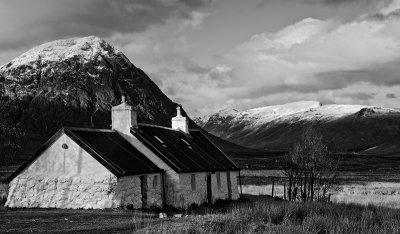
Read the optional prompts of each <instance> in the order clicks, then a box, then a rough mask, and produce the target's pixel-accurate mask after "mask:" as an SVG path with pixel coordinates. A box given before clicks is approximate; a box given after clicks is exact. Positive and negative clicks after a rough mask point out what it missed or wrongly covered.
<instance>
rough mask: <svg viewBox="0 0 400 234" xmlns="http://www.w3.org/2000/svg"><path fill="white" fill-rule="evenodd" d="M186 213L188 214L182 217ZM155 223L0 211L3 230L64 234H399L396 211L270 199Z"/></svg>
mask: <svg viewBox="0 0 400 234" xmlns="http://www.w3.org/2000/svg"><path fill="white" fill-rule="evenodd" d="M186 214H187V215H188V216H186ZM186 214H183V215H184V216H183V217H181V218H180V217H171V218H164V219H159V218H157V217H155V216H154V215H153V214H152V213H139V212H134V211H124V210H106V211H98V210H89V211H87V210H40V209H25V210H22V209H21V210H4V209H3V210H0V230H1V231H2V232H19V233H21V232H34V233H37V232H49V233H58V232H69V233H83V232H84V233H398V232H399V228H400V210H395V209H388V208H376V207H373V206H356V205H335V204H319V203H316V204H309V203H290V202H283V201H279V200H274V199H271V198H269V197H265V196H264V197H258V198H255V197H252V198H250V199H247V200H244V201H240V202H231V203H224V204H219V205H217V206H215V207H213V208H210V207H200V208H197V209H196V210H193V211H189V212H188V213H186Z"/></svg>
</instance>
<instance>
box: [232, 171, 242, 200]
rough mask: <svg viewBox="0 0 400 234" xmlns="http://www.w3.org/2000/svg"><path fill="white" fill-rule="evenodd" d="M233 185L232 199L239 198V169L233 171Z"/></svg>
mask: <svg viewBox="0 0 400 234" xmlns="http://www.w3.org/2000/svg"><path fill="white" fill-rule="evenodd" d="M230 174H231V187H232V200H237V199H239V197H240V194H239V189H238V188H239V186H238V181H239V172H238V171H231V172H230Z"/></svg>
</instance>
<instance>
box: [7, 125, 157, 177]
mask: <svg viewBox="0 0 400 234" xmlns="http://www.w3.org/2000/svg"><path fill="white" fill-rule="evenodd" d="M64 133H65V134H66V135H67V136H69V137H70V138H71V139H72V140H73V141H75V142H76V143H77V144H78V145H79V146H80V147H82V148H83V149H84V150H85V151H87V152H88V153H89V154H90V155H91V156H93V157H94V158H95V159H96V160H97V161H98V162H100V163H101V164H102V165H103V166H104V167H106V168H107V169H108V170H110V171H111V172H112V173H113V174H114V175H116V176H117V177H121V176H126V175H138V174H146V173H156V172H161V171H162V170H161V169H160V168H158V167H157V166H156V165H155V164H154V163H153V162H151V161H150V160H149V159H148V158H147V157H146V156H145V155H143V154H142V153H141V152H140V151H138V150H137V149H136V148H135V147H134V146H132V145H131V144H130V143H129V142H128V141H126V140H125V139H124V138H123V137H122V136H121V135H119V134H118V133H117V132H116V131H112V130H98V129H83V128H62V129H61V130H60V131H58V132H57V133H56V134H55V135H54V136H53V137H51V138H50V139H49V140H48V141H47V142H46V143H45V144H44V145H43V146H42V147H40V148H39V150H37V151H36V153H35V154H34V155H33V156H32V157H31V158H30V159H29V160H27V161H26V162H25V163H24V164H23V165H22V166H21V167H19V168H18V169H17V170H16V171H15V172H14V173H13V174H12V175H11V176H10V177H9V178H8V181H11V180H12V179H14V178H15V177H16V176H17V175H18V174H19V173H21V172H22V171H23V170H24V169H25V168H26V167H28V166H29V165H30V164H31V163H33V162H34V161H35V159H36V158H38V157H39V156H40V155H41V153H43V152H44V151H45V150H46V149H47V148H48V147H50V146H51V145H52V144H53V143H54V142H55V141H56V140H57V139H58V138H59V137H60V136H61V135H62V134H64Z"/></svg>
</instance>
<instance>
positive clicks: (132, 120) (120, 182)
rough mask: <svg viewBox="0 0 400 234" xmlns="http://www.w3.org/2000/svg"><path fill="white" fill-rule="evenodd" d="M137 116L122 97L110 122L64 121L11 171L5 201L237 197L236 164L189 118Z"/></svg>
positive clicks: (150, 203)
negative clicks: (153, 121)
mask: <svg viewBox="0 0 400 234" xmlns="http://www.w3.org/2000/svg"><path fill="white" fill-rule="evenodd" d="M177 109H178V113H177V116H176V117H174V118H172V128H166V127H161V126H156V125H149V124H138V123H137V114H136V111H135V110H134V109H133V108H132V106H130V105H128V104H127V103H126V102H125V98H124V97H123V100H122V103H121V104H120V105H118V106H115V107H113V108H112V129H111V130H101V129H82V128H63V129H61V130H60V131H59V132H57V133H56V134H55V135H54V136H53V137H52V138H51V139H50V140H49V141H47V142H46V143H45V144H44V145H43V146H42V147H41V148H40V149H39V150H38V151H37V152H36V153H35V154H34V155H33V156H32V157H31V158H30V159H29V160H28V161H27V162H25V163H24V164H23V165H22V166H21V167H20V168H18V169H17V170H16V171H15V172H14V173H13V174H12V175H11V176H10V178H9V181H10V186H9V187H10V189H9V195H8V199H7V202H6V206H8V207H42V208H84V209H88V208H93V209H104V208H116V207H121V206H123V207H126V206H129V207H132V208H151V207H163V206H165V205H170V206H173V207H177V208H187V207H189V206H190V205H192V204H197V205H200V204H202V203H214V202H215V201H216V200H217V199H222V200H227V199H229V200H234V199H238V198H239V192H238V184H237V182H238V175H239V168H238V167H237V166H236V165H235V164H234V163H233V162H232V161H231V160H230V159H229V158H228V157H227V156H226V155H225V154H224V153H223V152H222V151H221V150H220V149H218V147H217V146H215V145H214V144H213V143H212V142H211V141H210V140H209V139H208V138H207V136H206V135H204V134H203V133H202V132H201V130H198V129H194V130H192V129H189V124H188V119H187V118H186V117H184V116H182V115H181V113H180V107H178V108H177Z"/></svg>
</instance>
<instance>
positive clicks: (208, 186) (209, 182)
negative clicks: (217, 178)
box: [207, 173, 212, 204]
mask: <svg viewBox="0 0 400 234" xmlns="http://www.w3.org/2000/svg"><path fill="white" fill-rule="evenodd" d="M207 202H208V204H212V191H211V173H209V174H208V175H207Z"/></svg>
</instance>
